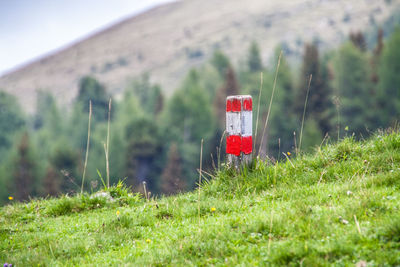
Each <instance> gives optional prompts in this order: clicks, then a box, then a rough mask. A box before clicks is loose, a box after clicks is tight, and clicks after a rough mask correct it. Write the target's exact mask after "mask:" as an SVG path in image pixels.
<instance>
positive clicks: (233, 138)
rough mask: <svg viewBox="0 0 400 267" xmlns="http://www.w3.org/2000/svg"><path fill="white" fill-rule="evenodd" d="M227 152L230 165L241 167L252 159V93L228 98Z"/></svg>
mask: <svg viewBox="0 0 400 267" xmlns="http://www.w3.org/2000/svg"><path fill="white" fill-rule="evenodd" d="M226 133H227V136H226V154H227V156H228V165H229V166H234V167H235V168H239V166H241V165H247V164H249V163H250V162H251V160H252V152H253V137H252V134H253V99H252V97H251V96H250V95H235V96H228V97H227V98H226Z"/></svg>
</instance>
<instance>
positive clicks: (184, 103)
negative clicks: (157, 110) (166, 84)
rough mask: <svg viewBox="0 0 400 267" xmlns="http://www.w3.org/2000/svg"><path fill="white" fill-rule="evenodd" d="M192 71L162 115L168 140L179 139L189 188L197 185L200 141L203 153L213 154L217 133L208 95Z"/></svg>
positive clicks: (164, 131) (177, 140) (195, 72)
mask: <svg viewBox="0 0 400 267" xmlns="http://www.w3.org/2000/svg"><path fill="white" fill-rule="evenodd" d="M198 78H199V76H198V73H197V71H195V70H192V71H191V72H189V74H188V76H187V77H186V79H185V80H184V82H183V84H182V87H181V88H180V89H179V90H177V91H175V93H174V94H173V96H172V97H171V99H170V101H169V102H168V105H167V108H166V113H165V114H164V117H163V133H164V136H166V138H167V140H168V141H169V142H177V143H178V144H179V151H180V152H181V155H182V160H183V165H182V168H183V173H184V177H185V178H186V179H187V180H186V182H187V184H188V187H191V186H194V184H195V181H196V176H197V172H196V169H197V168H198V159H199V156H200V141H201V139H204V144H205V145H204V150H203V154H204V155H210V153H211V149H213V150H214V148H212V146H211V145H210V143H211V142H210V141H211V139H212V138H213V136H214V134H215V132H216V126H215V118H214V116H213V114H212V106H211V105H210V104H209V96H208V95H207V94H206V93H205V92H206V90H205V89H204V88H203V87H202V86H201V84H200V82H199V79H198Z"/></svg>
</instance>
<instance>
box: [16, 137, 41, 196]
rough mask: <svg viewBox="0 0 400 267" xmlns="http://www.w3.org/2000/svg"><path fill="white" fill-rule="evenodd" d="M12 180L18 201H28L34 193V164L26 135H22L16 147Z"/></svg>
mask: <svg viewBox="0 0 400 267" xmlns="http://www.w3.org/2000/svg"><path fill="white" fill-rule="evenodd" d="M13 178H14V182H15V190H16V197H17V199H18V200H21V201H23V200H28V199H29V197H33V196H34V195H35V194H36V193H37V192H36V190H35V189H36V162H35V157H34V155H33V151H32V148H31V145H30V142H29V136H28V133H24V134H23V136H22V138H21V140H20V142H19V144H18V147H17V157H16V159H15V162H14V172H13Z"/></svg>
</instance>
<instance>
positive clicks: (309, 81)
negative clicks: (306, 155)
mask: <svg viewBox="0 0 400 267" xmlns="http://www.w3.org/2000/svg"><path fill="white" fill-rule="evenodd" d="M311 80H312V74H310V78H309V79H308V87H307V94H306V100H305V102H304V109H303V118H302V119H301V128H300V141H299V152H300V151H301V141H302V140H303V127H304V117H305V115H306V108H307V101H308V94H309V93H310V85H311Z"/></svg>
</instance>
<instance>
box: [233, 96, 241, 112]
mask: <svg viewBox="0 0 400 267" xmlns="http://www.w3.org/2000/svg"><path fill="white" fill-rule="evenodd" d="M241 110H242V103H240V100H239V99H237V98H234V99H233V100H232V111H241Z"/></svg>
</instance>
